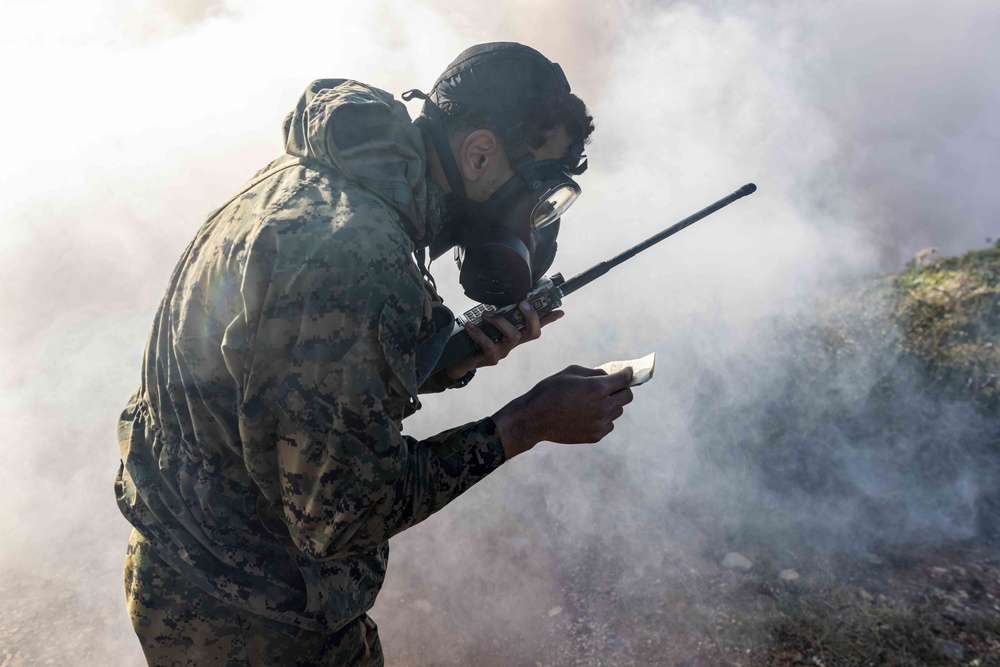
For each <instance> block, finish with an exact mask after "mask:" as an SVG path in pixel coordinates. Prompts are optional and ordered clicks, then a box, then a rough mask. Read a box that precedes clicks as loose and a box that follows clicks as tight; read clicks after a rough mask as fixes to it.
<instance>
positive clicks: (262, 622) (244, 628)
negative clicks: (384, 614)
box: [125, 529, 384, 667]
mask: <svg viewBox="0 0 1000 667" xmlns="http://www.w3.org/2000/svg"><path fill="white" fill-rule="evenodd" d="M125 591H126V598H127V600H128V612H129V615H130V616H131V617H132V619H133V623H134V625H135V631H136V633H137V634H138V636H139V641H140V643H141V645H142V648H143V651H144V654H145V656H146V661H147V662H148V663H149V664H150V665H156V667H189V666H190V665H197V666H198V667H245V666H247V665H250V666H253V667H257V666H260V667H263V666H265V665H266V666H267V667H271V666H273V665H283V666H285V667H323V666H329V667H340V666H341V665H359V666H361V667H368V666H370V665H381V664H383V662H384V659H383V656H382V647H381V643H380V642H379V638H378V628H377V627H376V626H375V623H374V622H373V621H372V620H371V619H370V618H368V617H367V616H366V615H364V614H362V615H361V616H360V617H359V618H356V619H355V620H353V621H351V622H350V623H348V624H347V625H346V626H344V627H343V628H341V629H340V630H338V631H336V632H334V633H327V632H310V631H308V630H303V629H301V628H296V627H295V626H292V625H288V624H287V623H281V622H279V621H272V620H270V619H267V618H265V617H263V616H258V615H257V614H252V613H250V612H247V611H243V610H242V609H240V608H238V607H234V606H233V605H230V604H226V603H225V602H222V601H221V600H219V599H218V598H216V597H215V596H213V595H210V594H208V593H206V592H205V591H203V590H201V589H200V588H198V587H197V586H195V585H194V584H192V583H191V582H189V581H188V580H187V579H185V578H184V577H183V576H181V574H180V573H178V572H177V570H175V569H174V568H172V567H170V566H169V565H167V564H166V563H164V562H163V560H161V559H160V558H159V557H158V556H157V555H156V553H155V552H154V551H153V549H152V547H151V546H150V544H149V542H147V541H146V540H144V539H143V537H142V535H140V534H139V532H138V531H136V530H135V529H133V530H132V537H131V539H130V540H129V545H128V554H127V556H126V558H125Z"/></svg>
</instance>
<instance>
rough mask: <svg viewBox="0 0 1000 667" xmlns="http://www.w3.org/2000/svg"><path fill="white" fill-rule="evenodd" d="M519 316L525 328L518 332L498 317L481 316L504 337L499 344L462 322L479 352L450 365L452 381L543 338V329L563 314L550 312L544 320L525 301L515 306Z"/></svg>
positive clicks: (555, 311)
mask: <svg viewBox="0 0 1000 667" xmlns="http://www.w3.org/2000/svg"><path fill="white" fill-rule="evenodd" d="M517 307H518V309H520V311H521V314H522V315H524V329H522V330H521V331H518V330H517V328H516V327H515V326H514V325H513V324H511V323H510V322H508V321H507V320H506V319H504V318H503V317H501V316H500V315H496V314H494V313H493V312H492V311H487V313H486V314H485V315H484V316H483V321H484V322H486V323H487V324H489V325H491V326H494V327H496V328H497V329H499V330H500V333H502V334H503V338H502V339H500V341H499V342H496V343H494V342H493V341H492V340H491V339H490V337H489V336H487V335H486V334H485V333H484V332H483V330H482V329H480V328H479V327H477V326H476V325H474V324H471V323H469V322H466V323H465V331H466V333H468V334H469V337H470V338H472V340H473V341H474V342H475V343H476V345H478V346H479V350H477V351H476V353H475V354H474V355H471V356H469V357H466V358H465V359H462V360H461V361H456V362H455V363H453V364H452V365H451V366H449V367H448V368H447V369H446V370H445V372H446V373H447V374H448V377H450V378H451V379H453V380H457V379H458V378H460V377H463V376H464V375H465V374H466V373H468V372H469V371H471V370H474V369H476V368H482V367H483V366H496V365H497V364H498V363H499V362H500V360H501V359H503V358H505V357H506V356H507V355H508V354H510V351H511V350H513V349H514V348H515V347H517V346H518V345H520V344H522V343H526V342H528V341H529V340H535V339H536V338H538V337H539V336H541V335H542V327H544V326H545V325H547V324H549V323H551V322H555V321H556V320H558V319H559V318H560V317H562V316H563V315H564V314H565V313H564V312H563V311H561V310H553V311H552V312H551V313H549V314H548V315H546V316H545V317H542V318H539V317H538V312H537V311H535V309H534V307H533V306H532V305H531V304H530V303H528V302H527V301H522V302H521V303H519V304H517Z"/></svg>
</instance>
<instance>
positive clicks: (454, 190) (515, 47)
mask: <svg viewBox="0 0 1000 667" xmlns="http://www.w3.org/2000/svg"><path fill="white" fill-rule="evenodd" d="M569 92H570V87H569V82H568V81H567V80H566V76H565V74H563V71H562V68H561V67H559V65H557V64H556V63H553V62H551V61H550V60H549V59H548V58H546V57H545V56H543V55H542V54H541V53H539V52H538V51H535V50H534V49H532V48H530V47H527V46H524V45H522V44H516V43H513V42H495V43H490V44H480V45H477V46H474V47H472V48H469V49H466V50H465V51H463V52H462V53H461V54H460V55H459V56H458V58H456V59H455V61H454V62H452V63H451V65H449V66H448V68H447V69H446V70H445V72H444V73H443V74H442V75H441V76H440V77H439V78H438V80H437V81H436V82H435V83H434V87H433V88H432V89H431V93H430V95H429V96H428V95H425V94H424V93H422V92H420V91H419V90H410V91H407V92H406V93H404V94H403V99H404V100H411V99H413V98H414V97H416V98H419V99H423V100H424V105H423V109H422V110H421V113H420V116H419V117H418V118H417V119H416V120H415V121H414V124H416V125H417V126H418V127H420V128H421V129H422V130H423V131H424V132H425V133H426V134H427V135H428V136H429V138H430V140H431V141H432V143H433V145H434V149H435V151H436V152H437V155H438V158H439V160H440V162H441V168H442V170H443V172H444V174H445V177H446V178H447V179H448V184H449V185H450V187H451V192H450V193H449V194H448V195H447V197H446V199H445V206H446V209H447V211H446V212H447V215H448V218H449V220H448V223H447V225H446V226H445V229H444V230H443V231H442V233H441V234H440V235H438V237H436V238H435V239H434V240H433V241H432V242H431V246H430V253H431V259H432V260H433V259H436V258H437V257H440V256H441V255H442V254H443V253H444V252H445V251H446V250H448V249H449V248H451V247H455V259H456V261H457V263H458V266H459V268H460V269H461V272H460V275H459V280H460V282H461V284H462V287H463V288H464V290H465V293H466V295H468V296H469V298H471V299H475V300H476V301H481V302H483V303H488V304H492V305H497V306H505V305H508V304H512V303H516V302H518V301H520V300H521V299H523V298H524V297H525V296H526V295H527V294H528V291H529V290H530V289H531V287H532V285H534V283H535V282H536V281H537V280H538V279H540V278H541V277H542V276H543V275H544V274H545V272H546V271H547V270H548V269H549V267H550V266H551V265H552V262H553V260H554V259H555V254H556V236H557V235H558V233H559V218H560V216H562V214H563V213H564V212H565V211H566V209H568V208H569V207H570V205H571V204H572V203H573V202H574V201H575V200H576V198H577V197H578V196H579V195H580V186H579V185H577V183H576V181H574V180H573V176H579V175H580V174H582V173H583V172H584V171H585V170H586V169H587V160H586V156H585V155H584V154H583V140H582V139H579V140H577V141H576V142H574V143H573V144H572V145H571V146H570V150H569V155H568V156H566V157H564V158H561V159H557V160H540V161H536V160H535V159H534V156H533V155H532V154H531V151H530V150H529V148H535V149H537V148H540V147H541V146H542V145H543V144H544V143H545V137H544V136H542V135H541V134H540V133H539V132H538V131H537V130H536V129H535V128H532V127H530V126H528V125H526V124H524V123H517V122H514V121H513V120H512V118H511V113H510V110H511V109H516V108H519V107H520V108H523V106H524V105H525V104H526V102H527V101H528V100H530V99H532V98H537V97H539V96H543V95H545V94H546V93H555V94H558V93H569ZM445 103H448V104H458V105H462V106H463V107H474V108H476V109H479V110H481V111H483V112H485V113H486V115H487V116H488V117H489V118H490V120H491V121H492V122H493V125H494V127H495V128H496V130H497V131H498V133H499V135H500V137H501V139H502V140H503V145H504V148H505V149H506V152H507V157H508V159H509V161H510V166H511V168H512V169H513V170H514V172H515V175H514V176H513V177H511V179H510V180H508V181H507V182H506V183H504V184H503V185H502V186H500V188H499V189H498V190H497V191H496V192H495V193H493V195H491V196H490V197H489V199H487V200H486V201H485V202H474V201H472V200H470V199H469V197H468V194H467V193H466V190H465V185H464V182H463V180H462V176H461V173H460V172H459V169H458V165H457V164H456V163H455V159H454V156H453V155H452V152H451V147H450V145H449V143H448V136H447V131H446V130H445V123H444V112H443V111H442V110H441V108H440V105H442V104H445ZM581 106H582V105H581ZM572 122H573V123H575V124H576V125H577V127H567V128H566V130H567V132H569V133H570V135H571V136H576V137H583V136H584V130H585V128H586V127H587V126H588V123H589V119H588V118H585V117H582V118H573V119H572Z"/></svg>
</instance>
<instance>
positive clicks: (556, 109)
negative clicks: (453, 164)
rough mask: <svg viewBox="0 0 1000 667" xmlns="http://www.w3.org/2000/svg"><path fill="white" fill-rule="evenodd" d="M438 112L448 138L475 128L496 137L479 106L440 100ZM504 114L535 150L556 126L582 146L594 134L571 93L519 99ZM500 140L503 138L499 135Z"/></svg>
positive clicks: (591, 123)
mask: <svg viewBox="0 0 1000 667" xmlns="http://www.w3.org/2000/svg"><path fill="white" fill-rule="evenodd" d="M440 109H441V115H442V120H443V124H444V129H445V132H446V133H447V134H448V136H454V135H456V134H461V133H464V132H469V131H472V130H479V129H486V130H490V131H492V132H495V133H497V134H500V133H499V131H498V128H497V127H496V123H494V122H493V119H492V118H491V117H490V114H489V112H488V111H486V110H485V109H483V108H481V107H477V106H473V105H471V104H461V103H458V102H450V101H444V102H442V103H441V105H440ZM507 114H508V116H509V117H510V119H511V121H512V122H514V123H521V124H522V125H523V126H524V128H525V133H524V137H525V140H526V141H527V142H528V145H529V146H531V147H532V148H536V149H537V148H540V147H541V146H542V144H544V143H545V140H546V138H547V137H548V135H549V134H550V133H551V132H552V131H553V130H555V129H556V128H557V127H559V126H560V125H562V126H563V127H565V128H566V132H567V133H568V134H569V135H570V137H571V138H572V139H573V141H582V142H584V143H587V142H589V141H590V134H591V133H592V132H593V131H594V118H593V116H591V115H590V112H589V111H588V109H587V106H586V105H585V104H584V103H583V100H581V99H580V98H579V97H577V96H576V95H574V94H573V93H566V92H562V91H548V92H546V93H544V94H542V95H537V96H535V97H526V98H521V99H519V100H517V101H515V102H514V103H512V104H510V105H509V106H508V108H507ZM581 121H582V122H581ZM581 124H582V125H583V126H582V127H581ZM500 138H501V140H502V139H503V137H502V136H501V137H500Z"/></svg>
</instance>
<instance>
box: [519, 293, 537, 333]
mask: <svg viewBox="0 0 1000 667" xmlns="http://www.w3.org/2000/svg"><path fill="white" fill-rule="evenodd" d="M517 309H518V310H520V311H521V315H523V316H524V332H523V334H522V337H523V338H524V339H525V340H535V339H536V338H538V337H539V336H541V335H542V325H541V324H540V323H539V322H538V311H537V310H535V307H534V306H532V305H531V304H530V303H528V302H527V301H522V302H521V303H519V304H517Z"/></svg>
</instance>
